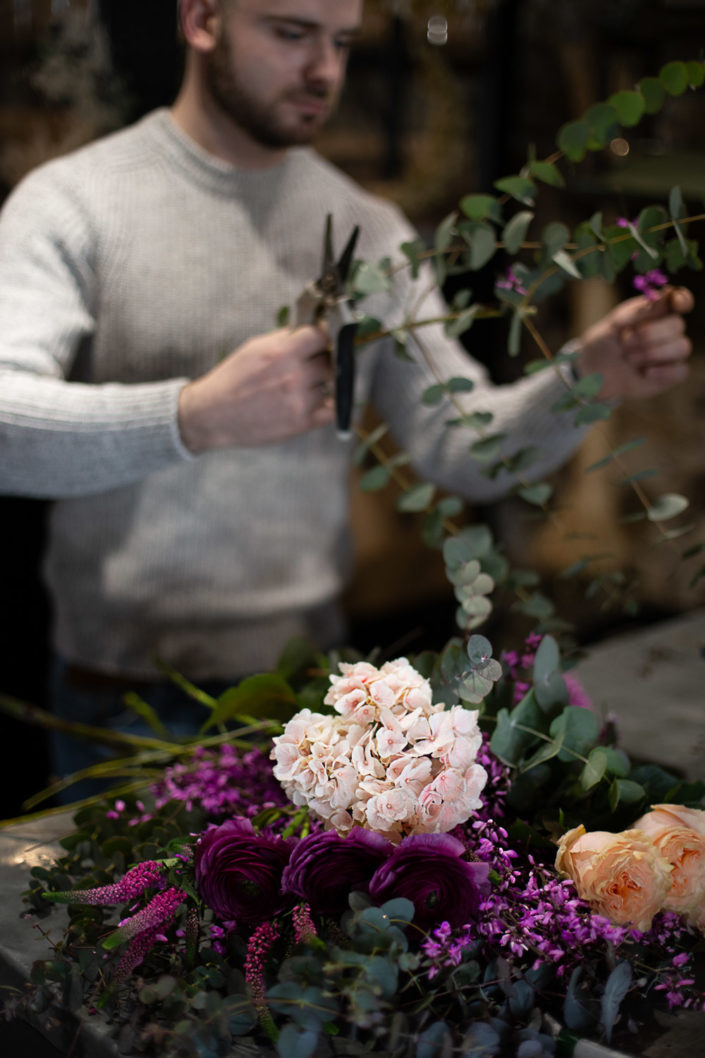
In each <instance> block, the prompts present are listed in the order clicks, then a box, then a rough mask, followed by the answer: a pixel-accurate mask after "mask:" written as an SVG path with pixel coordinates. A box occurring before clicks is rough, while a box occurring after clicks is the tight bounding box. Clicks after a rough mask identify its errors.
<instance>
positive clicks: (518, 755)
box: [490, 691, 545, 765]
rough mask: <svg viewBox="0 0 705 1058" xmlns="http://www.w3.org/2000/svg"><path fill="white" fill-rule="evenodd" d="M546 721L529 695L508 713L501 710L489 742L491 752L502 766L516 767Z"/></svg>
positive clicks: (538, 737)
mask: <svg viewBox="0 0 705 1058" xmlns="http://www.w3.org/2000/svg"><path fill="white" fill-rule="evenodd" d="M544 726H545V718H544V716H543V713H542V711H541V709H540V708H539V704H538V702H537V701H536V696H535V695H534V693H533V691H529V693H528V694H527V695H525V696H524V698H522V700H521V701H520V702H519V704H518V705H516V706H515V707H514V708H513V709H512V710H511V711H510V710H508V709H500V710H499V712H498V714H497V723H496V726H495V729H494V731H493V732H492V737H491V739H490V749H491V750H492V752H493V753H495V754H496V755H497V756H498V757H499V758H500V760H502V761H504V763H505V764H515V765H516V764H519V762H520V761H521V759H522V758H523V757H524V754H525V753H526V750H527V749H528V748H529V747H530V746H533V745H535V744H536V742H537V741H538V740H539V739H540V735H537V731H538V732H543V730H544Z"/></svg>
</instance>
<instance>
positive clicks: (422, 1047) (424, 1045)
mask: <svg viewBox="0 0 705 1058" xmlns="http://www.w3.org/2000/svg"><path fill="white" fill-rule="evenodd" d="M452 1051H453V1038H452V1036H451V1033H450V1029H449V1028H448V1026H447V1025H446V1023H445V1021H434V1022H433V1024H431V1025H429V1026H428V1028H427V1029H424V1031H423V1032H422V1033H421V1035H420V1036H419V1038H418V1041H417V1043H416V1051H415V1054H416V1058H446V1056H447V1055H450V1054H452Z"/></svg>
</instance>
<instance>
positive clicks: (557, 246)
mask: <svg viewBox="0 0 705 1058" xmlns="http://www.w3.org/2000/svg"><path fill="white" fill-rule="evenodd" d="M569 239H570V231H569V230H568V228H567V227H566V226H565V224H561V222H560V221H552V222H551V223H550V224H547V225H546V227H545V228H544V229H543V232H542V233H541V241H542V242H543V244H544V246H545V247H546V253H547V254H548V256H549V257H553V255H554V254H556V253H558V251H559V250H562V249H563V247H564V246H565V244H566V243H567V242H568V240H569Z"/></svg>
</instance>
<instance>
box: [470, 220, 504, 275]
mask: <svg viewBox="0 0 705 1058" xmlns="http://www.w3.org/2000/svg"><path fill="white" fill-rule="evenodd" d="M462 232H463V238H464V239H465V241H466V242H467V244H468V246H469V247H470V259H469V264H470V268H471V269H472V270H473V271H477V270H478V269H480V268H482V267H483V266H484V265H486V264H487V262H488V261H489V260H490V259H491V258H492V257H493V255H494V252H495V250H496V249H497V240H496V239H495V235H494V231H493V229H492V228H491V227H490V226H489V224H482V223H480V222H478V223H476V224H468V225H465V226H463V229H462Z"/></svg>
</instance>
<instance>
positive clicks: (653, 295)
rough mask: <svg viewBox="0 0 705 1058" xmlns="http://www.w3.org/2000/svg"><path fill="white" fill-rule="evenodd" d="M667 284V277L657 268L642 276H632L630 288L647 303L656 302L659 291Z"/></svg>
mask: <svg viewBox="0 0 705 1058" xmlns="http://www.w3.org/2000/svg"><path fill="white" fill-rule="evenodd" d="M667 282H668V276H667V275H665V274H664V273H663V272H662V271H661V270H660V269H659V268H652V269H650V271H648V272H646V273H645V274H644V275H639V276H634V279H633V280H632V286H633V287H634V289H635V290H638V291H639V292H640V293H641V294H643V295H644V297H645V298H646V300H647V301H656V299H657V298H658V296H659V290H660V288H661V287H664V286H665V285H666V283H667Z"/></svg>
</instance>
